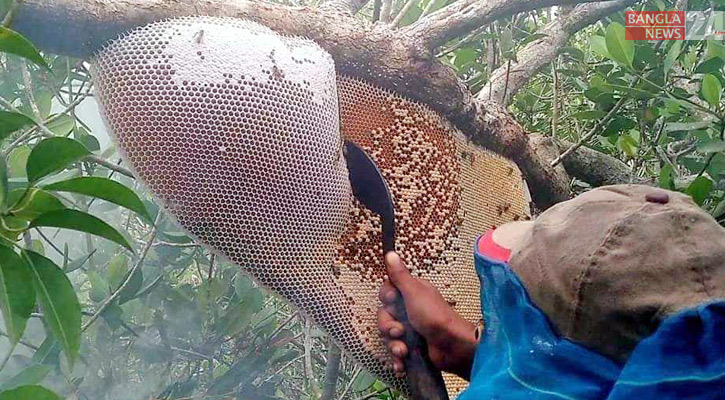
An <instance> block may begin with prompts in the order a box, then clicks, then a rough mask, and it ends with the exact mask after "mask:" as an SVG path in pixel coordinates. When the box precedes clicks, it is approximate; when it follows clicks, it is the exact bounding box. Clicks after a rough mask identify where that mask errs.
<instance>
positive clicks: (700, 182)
mask: <svg viewBox="0 0 725 400" xmlns="http://www.w3.org/2000/svg"><path fill="white" fill-rule="evenodd" d="M711 190H712V181H711V180H710V179H708V178H706V177H704V176H698V177H697V178H695V180H694V181H692V183H690V185H689V186H688V187H687V190H686V191H685V192H686V193H687V194H689V195H690V196H692V199H693V200H695V203H697V204H698V205H700V206H701V205H702V203H704V202H705V200H706V199H707V196H708V195H709V194H710V191H711Z"/></svg>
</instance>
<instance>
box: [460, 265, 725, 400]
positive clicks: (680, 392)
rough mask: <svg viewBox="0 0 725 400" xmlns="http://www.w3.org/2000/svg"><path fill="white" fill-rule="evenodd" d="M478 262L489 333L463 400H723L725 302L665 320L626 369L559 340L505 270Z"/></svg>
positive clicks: (685, 312)
mask: <svg viewBox="0 0 725 400" xmlns="http://www.w3.org/2000/svg"><path fill="white" fill-rule="evenodd" d="M475 257H476V270H477V272H478V275H479V277H480V279H481V292H482V294H481V307H482V309H483V310H484V322H485V333H484V334H483V336H482V338H481V342H480V343H479V346H478V348H477V351H476V357H475V359H474V362H473V369H472V371H471V383H470V385H469V387H468V389H466V391H464V392H463V393H462V394H461V395H460V396H459V400H473V399H476V400H483V399H485V400H494V399H496V400H554V399H566V400H590V399H591V400H625V399H630V400H631V399H636V400H647V399H656V400H669V399H692V400H704V399H725V302H718V303H710V304H705V305H702V306H700V307H698V308H697V309H694V310H688V311H684V312H681V313H679V314H677V315H674V316H672V317H670V318H668V319H667V320H665V321H664V322H663V323H662V325H661V326H660V328H659V329H658V330H657V331H656V332H655V334H653V335H652V336H650V337H649V338H647V339H645V340H643V341H642V342H641V343H640V344H639V346H638V347H637V348H636V349H635V351H634V352H633V354H632V355H631V357H630V358H629V360H628V361H627V363H626V364H625V365H624V366H622V365H618V364H616V363H615V362H613V361H611V360H610V359H608V358H606V357H604V356H602V355H600V354H599V353H597V352H595V351H592V350H589V349H587V348H585V347H583V346H580V345H578V344H576V343H574V342H572V341H570V340H567V339H564V338H562V337H560V336H558V335H557V334H556V333H555V332H554V330H553V329H552V327H551V325H550V323H549V321H548V319H547V317H546V316H545V315H544V313H543V312H542V311H541V310H539V309H538V308H537V307H536V306H535V305H534V304H533V302H532V301H531V299H530V298H529V296H528V293H527V292H526V289H525V288H524V287H523V285H522V284H521V282H520V281H519V279H518V277H517V276H516V274H515V273H514V272H513V271H512V270H511V269H510V268H509V267H508V265H507V264H505V263H502V262H497V261H494V260H491V259H489V258H486V257H485V256H482V255H480V254H478V253H477V254H476V256H475Z"/></svg>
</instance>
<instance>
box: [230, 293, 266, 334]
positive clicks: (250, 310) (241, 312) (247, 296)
mask: <svg viewBox="0 0 725 400" xmlns="http://www.w3.org/2000/svg"><path fill="white" fill-rule="evenodd" d="M235 289H236V288H235ZM263 306H264V294H262V292H261V291H260V290H259V289H256V288H249V289H248V290H246V291H245V293H244V297H243V298H242V301H240V302H239V303H237V304H236V305H234V306H232V307H230V308H229V309H228V310H227V312H226V314H225V315H224V318H223V319H222V321H223V322H222V324H223V326H222V332H224V334H225V335H229V336H234V335H236V334H237V333H239V332H241V331H242V330H243V329H244V328H246V327H247V326H248V325H249V323H250V322H251V321H252V319H253V317H254V314H256V313H258V312H259V311H260V310H262V307H263Z"/></svg>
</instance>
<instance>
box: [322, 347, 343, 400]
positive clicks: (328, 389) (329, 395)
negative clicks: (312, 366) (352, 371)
mask: <svg viewBox="0 0 725 400" xmlns="http://www.w3.org/2000/svg"><path fill="white" fill-rule="evenodd" d="M341 355H342V353H341V352H340V348H339V347H337V345H336V344H335V342H334V341H333V340H332V339H328V347H327V364H326V365H325V380H324V381H323V383H322V398H321V400H333V399H334V398H335V388H336V387H337V379H338V378H339V377H340V358H341Z"/></svg>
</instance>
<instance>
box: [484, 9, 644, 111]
mask: <svg viewBox="0 0 725 400" xmlns="http://www.w3.org/2000/svg"><path fill="white" fill-rule="evenodd" d="M637 1H638V0H614V1H607V2H603V3H589V4H580V5H578V6H576V7H574V8H573V9H572V11H571V12H569V13H567V14H565V15H563V16H561V17H560V18H557V19H556V20H554V21H552V22H550V23H548V24H547V25H546V26H544V28H542V29H541V30H539V31H538V32H537V33H542V34H544V35H546V36H544V37H542V38H541V39H539V40H535V41H533V42H531V43H529V44H527V45H526V46H524V48H523V49H521V50H520V51H519V52H518V53H516V59H517V61H516V62H513V63H512V64H511V71H510V73H509V74H507V73H506V68H505V66H503V67H500V68H497V69H496V70H495V71H493V73H491V77H490V78H489V80H488V83H487V84H486V85H485V86H484V87H483V88H482V89H481V91H480V92H478V94H477V97H478V98H486V99H491V100H495V101H497V102H499V103H501V104H505V105H509V104H511V101H512V100H513V97H514V95H516V93H518V91H519V90H521V88H522V87H523V86H524V85H525V84H526V82H528V81H529V79H531V77H533V76H534V74H536V73H537V72H538V71H539V70H540V69H541V68H542V67H544V66H545V65H547V64H549V63H551V62H552V61H553V60H554V59H555V58H556V56H558V55H559V53H561V51H562V49H564V47H565V46H566V45H567V43H569V38H570V37H571V36H572V35H573V34H574V33H576V32H578V31H580V30H581V29H583V28H585V27H587V26H589V25H591V24H593V23H595V22H597V21H599V20H600V19H601V18H603V17H604V16H607V15H609V14H612V13H614V12H616V11H618V10H621V9H623V8H625V7H627V6H630V5H632V4H635V3H636V2H637ZM507 77H508V85H507ZM504 88H506V90H505V95H504Z"/></svg>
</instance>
